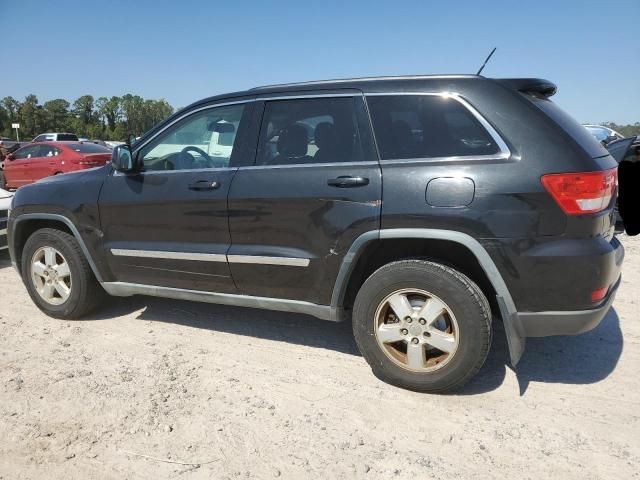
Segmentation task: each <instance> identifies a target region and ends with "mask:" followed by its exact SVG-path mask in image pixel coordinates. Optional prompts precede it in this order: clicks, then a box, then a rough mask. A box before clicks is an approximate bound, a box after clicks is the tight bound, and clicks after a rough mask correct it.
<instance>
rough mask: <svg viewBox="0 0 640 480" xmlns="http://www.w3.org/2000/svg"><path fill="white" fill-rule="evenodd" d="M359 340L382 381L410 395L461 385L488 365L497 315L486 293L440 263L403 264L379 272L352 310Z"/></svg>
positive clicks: (361, 291) (369, 279)
mask: <svg viewBox="0 0 640 480" xmlns="http://www.w3.org/2000/svg"><path fill="white" fill-rule="evenodd" d="M353 332H354V335H355V339H356V343H357V344H358V348H359V349H360V352H361V353H362V356H363V357H364V358H365V359H366V360H367V362H368V363H369V365H370V366H371V369H372V370H373V372H374V373H375V374H376V375H377V376H378V377H379V378H381V379H382V380H384V381H387V382H389V383H391V384H394V385H397V386H400V387H403V388H407V389H410V390H416V391H423V392H444V391H448V390H453V389H456V388H459V387H460V386H462V385H463V384H464V383H466V382H467V381H468V380H469V379H470V378H471V377H473V376H474V375H475V374H476V373H477V372H478V370H479V369H480V367H481V366H482V364H483V363H484V361H485V359H486V357H487V354H488V352H489V347H490V344H491V311H490V309H489V304H488V302H487V299H486V297H485V296H484V294H483V293H482V291H481V290H480V288H479V287H478V286H477V285H476V284H475V283H474V282H473V281H471V280H470V279H469V278H468V277H466V276H465V275H463V274H462V273H460V272H458V271H456V270H454V269H452V268H450V267H447V266H444V265H441V264H438V263H434V262H429V261H424V260H402V261H398V262H393V263H390V264H387V265H385V266H383V267H381V268H380V269H378V270H377V271H376V272H374V273H373V274H372V275H371V276H370V277H369V278H368V279H367V280H366V281H365V282H364V284H363V285H362V287H361V288H360V291H359V292H358V295H357V296H356V300H355V304H354V308H353Z"/></svg>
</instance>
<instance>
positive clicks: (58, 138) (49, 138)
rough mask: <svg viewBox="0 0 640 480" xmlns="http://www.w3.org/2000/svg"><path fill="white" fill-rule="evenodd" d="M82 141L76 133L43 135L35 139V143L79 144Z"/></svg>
mask: <svg viewBox="0 0 640 480" xmlns="http://www.w3.org/2000/svg"><path fill="white" fill-rule="evenodd" d="M79 140H80V139H79V138H78V136H77V135H76V134H75V133H42V134H40V135H38V136H37V137H36V138H34V139H33V140H32V141H33V142H78V141H79Z"/></svg>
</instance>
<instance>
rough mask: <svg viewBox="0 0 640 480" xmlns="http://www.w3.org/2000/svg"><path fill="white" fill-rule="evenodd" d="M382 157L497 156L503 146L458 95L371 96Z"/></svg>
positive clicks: (373, 119)
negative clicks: (497, 142)
mask: <svg viewBox="0 0 640 480" xmlns="http://www.w3.org/2000/svg"><path fill="white" fill-rule="evenodd" d="M367 103H368V105H369V110H370V112H371V120H372V122H373V130H374V134H375V136H376V140H377V142H378V148H379V150H380V157H381V159H382V160H393V159H410V158H430V157H431V158H433V157H458V156H478V155H494V154H497V153H499V152H500V147H499V146H498V145H497V144H496V142H495V140H494V139H493V138H492V137H491V135H490V134H489V132H487V130H486V129H485V128H484V126H483V125H482V124H481V123H480V121H479V120H478V119H477V118H476V117H475V116H474V115H473V113H471V112H470V111H469V110H468V109H467V108H466V107H465V106H464V105H462V104H461V103H460V102H458V101H457V100H456V99H455V98H451V97H448V96H440V95H383V96H369V97H367Z"/></svg>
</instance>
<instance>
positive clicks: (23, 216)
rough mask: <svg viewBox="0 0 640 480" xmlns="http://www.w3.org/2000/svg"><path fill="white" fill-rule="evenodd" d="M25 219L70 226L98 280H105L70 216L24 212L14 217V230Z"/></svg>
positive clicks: (13, 249)
mask: <svg viewBox="0 0 640 480" xmlns="http://www.w3.org/2000/svg"><path fill="white" fill-rule="evenodd" d="M24 220H53V221H58V222H62V223H64V224H65V225H66V226H67V227H69V230H71V233H72V234H73V236H74V237H75V239H76V240H77V241H78V243H79V244H80V248H81V249H82V253H84V256H85V258H86V259H87V261H88V262H89V266H90V267H91V270H92V271H93V274H94V275H95V276H96V280H98V282H100V283H102V282H103V280H102V275H100V271H99V270H98V267H96V264H95V262H94V261H93V257H92V256H91V253H89V249H88V248H87V245H86V244H85V242H84V239H83V238H82V235H80V232H79V231H78V228H77V227H76V226H75V225H74V223H73V222H72V221H71V220H69V218H68V217H65V216H64V215H60V214H58V213H23V214H21V215H18V216H17V217H15V218H14V219H13V222H14V227H13V230H15V229H16V227H17V225H18V223H20V222H22V221H24ZM10 250H12V251H13V252H15V248H12V249H10ZM18 261H19V259H17V258H16V262H18Z"/></svg>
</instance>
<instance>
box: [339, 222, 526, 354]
mask: <svg viewBox="0 0 640 480" xmlns="http://www.w3.org/2000/svg"><path fill="white" fill-rule="evenodd" d="M416 257H422V258H428V259H430V260H433V261H440V262H441V263H446V264H448V265H449V266H451V267H454V268H456V269H458V270H460V271H461V272H462V273H465V274H466V275H467V276H469V277H470V278H471V279H472V280H474V281H475V282H476V283H477V284H478V285H479V286H480V288H481V289H482V291H483V292H484V293H485V295H486V296H487V297H488V299H489V301H490V303H491V304H492V306H493V307H494V310H496V307H497V311H496V312H494V313H495V314H498V315H499V316H500V317H501V318H502V321H503V323H504V326H505V332H506V336H507V342H508V346H509V352H510V356H511V363H512V364H513V365H515V364H516V363H517V362H518V361H519V359H520V357H521V356H522V353H523V351H524V345H525V339H524V333H523V329H522V327H521V325H520V322H519V319H518V314H517V310H516V307H515V304H514V302H513V298H512V297H511V294H510V292H509V289H508V288H507V286H506V284H505V282H504V279H503V278H502V275H501V274H500V272H499V271H498V268H497V267H496V265H495V263H494V262H493V260H492V259H491V257H490V256H489V254H488V253H487V251H486V250H485V249H484V247H483V246H482V245H481V244H480V242H478V241H477V240H476V239H475V238H473V237H471V236H470V235H467V234H466V233H463V232H458V231H453V230H440V229H427V228H399V229H383V230H379V231H372V232H366V233H364V234H362V235H361V236H360V237H358V238H357V239H356V240H355V241H354V243H353V244H352V246H351V248H350V249H349V251H348V252H347V254H346V255H345V257H344V260H343V262H342V265H341V267H340V270H339V273H338V276H337V279H336V284H335V287H334V290H333V294H332V297H331V310H332V315H333V317H334V320H336V321H338V320H341V319H343V318H344V317H345V315H344V310H345V306H348V305H349V302H351V301H353V298H355V293H356V292H357V289H358V288H359V286H360V285H361V284H362V282H364V280H366V278H367V277H368V276H369V275H370V274H371V273H373V270H375V269H377V268H379V267H380V266H382V265H384V264H385V263H389V262H390V261H396V260H401V259H405V258H416Z"/></svg>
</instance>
